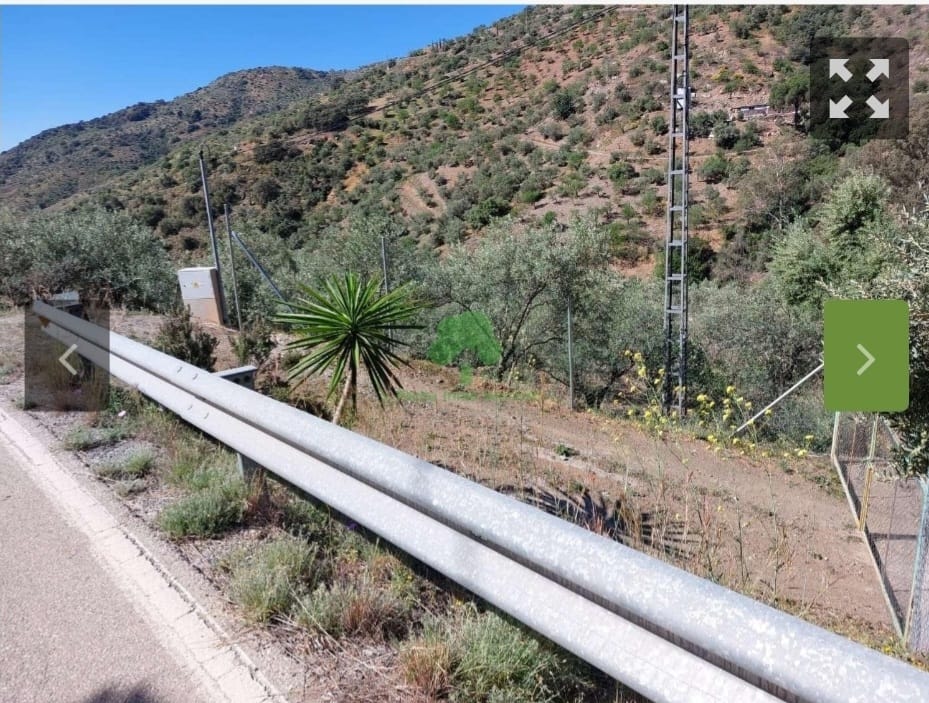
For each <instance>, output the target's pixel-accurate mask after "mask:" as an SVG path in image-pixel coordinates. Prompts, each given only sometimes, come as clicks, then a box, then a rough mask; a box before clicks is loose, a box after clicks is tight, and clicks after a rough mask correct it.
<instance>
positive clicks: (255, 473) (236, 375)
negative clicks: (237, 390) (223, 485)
mask: <svg viewBox="0 0 929 703" xmlns="http://www.w3.org/2000/svg"><path fill="white" fill-rule="evenodd" d="M257 372H258V368H257V367H255V366H239V367H237V368H234V369H227V370H225V371H217V372H216V373H215V374H214V375H216V376H219V377H220V378H225V379H226V380H227V381H232V382H233V383H235V384H236V385H237V386H242V387H243V388H248V389H249V390H250V391H253V390H255V374H256V373H257ZM236 466H237V467H238V469H239V476H241V477H242V480H243V481H245V483H246V484H249V485H251V483H252V481H255V480H259V481H262V480H264V471H263V469H262V468H261V467H260V466H259V465H258V464H256V463H255V462H254V461H252V460H251V459H249V458H248V457H247V456H242V455H241V454H240V453H239V452H236Z"/></svg>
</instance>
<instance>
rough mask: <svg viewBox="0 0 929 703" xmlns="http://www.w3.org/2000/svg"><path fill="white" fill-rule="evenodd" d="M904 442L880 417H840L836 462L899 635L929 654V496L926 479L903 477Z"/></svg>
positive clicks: (835, 439) (834, 443)
mask: <svg viewBox="0 0 929 703" xmlns="http://www.w3.org/2000/svg"><path fill="white" fill-rule="evenodd" d="M898 447H899V442H898V441H897V439H896V437H895V436H894V434H893V432H892V431H891V429H890V427H889V426H888V425H887V423H886V421H885V420H884V419H883V418H882V417H880V416H873V415H857V414H845V413H839V414H838V415H836V421H835V431H834V433H833V438H832V462H833V464H834V465H835V467H836V469H837V470H838V472H839V477H840V478H841V479H842V484H843V485H844V487H845V494H846V496H847V497H848V502H849V505H850V506H851V509H852V513H853V514H854V516H855V520H856V522H857V525H858V528H859V529H860V530H861V531H862V532H863V533H864V536H865V539H866V540H867V543H868V547H869V549H870V552H871V556H872V557H873V559H874V564H875V566H876V567H877V571H878V573H879V574H880V579H881V588H882V590H883V592H884V596H885V598H886V600H887V605H888V607H889V608H890V612H891V615H892V618H893V623H894V627H895V628H896V630H897V633H898V634H899V635H900V636H901V637H902V638H903V639H904V641H905V642H906V645H907V647H908V648H910V649H911V650H914V651H918V652H924V653H926V652H929V573H927V572H929V570H927V569H926V546H927V544H929V506H927V500H929V493H927V483H926V481H925V480H920V479H917V478H907V479H902V478H899V477H898V475H897V474H896V472H895V470H894V460H893V452H894V450H895V449H897V448H898Z"/></svg>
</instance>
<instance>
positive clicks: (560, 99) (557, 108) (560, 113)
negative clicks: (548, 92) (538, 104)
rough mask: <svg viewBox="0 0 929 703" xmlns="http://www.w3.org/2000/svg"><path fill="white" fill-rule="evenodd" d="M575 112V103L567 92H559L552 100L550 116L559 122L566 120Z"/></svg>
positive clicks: (572, 96)
mask: <svg viewBox="0 0 929 703" xmlns="http://www.w3.org/2000/svg"><path fill="white" fill-rule="evenodd" d="M575 112H577V101H576V99H575V97H574V95H573V94H572V93H571V92H570V91H568V90H560V91H558V92H557V93H555V95H554V97H553V98H552V114H554V116H555V117H557V118H558V119H559V120H566V119H568V118H569V117H570V116H571V115H573V114H574V113H575Z"/></svg>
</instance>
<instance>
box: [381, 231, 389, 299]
mask: <svg viewBox="0 0 929 703" xmlns="http://www.w3.org/2000/svg"><path fill="white" fill-rule="evenodd" d="M381 264H382V265H383V267H384V292H385V293H388V292H389V291H390V284H389V283H388V282H387V244H386V242H385V237H384V235H383V234H382V235H381Z"/></svg>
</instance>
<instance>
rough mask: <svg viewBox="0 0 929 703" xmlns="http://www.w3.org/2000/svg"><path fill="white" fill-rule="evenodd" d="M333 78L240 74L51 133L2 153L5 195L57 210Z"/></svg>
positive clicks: (298, 72) (1, 192)
mask: <svg viewBox="0 0 929 703" xmlns="http://www.w3.org/2000/svg"><path fill="white" fill-rule="evenodd" d="M333 77H334V76H333V74H327V73H324V72H319V71H310V70H306V69H302V68H280V67H272V68H256V69H251V70H245V71H237V72H235V73H230V74H228V75H225V76H222V77H221V78H219V79H217V80H216V81H214V82H213V83H211V84H210V85H208V86H206V87H204V88H199V89H197V90H195V91H193V92H191V93H188V94H186V95H183V96H181V97H179V98H176V99H174V100H170V101H164V100H159V101H156V102H152V103H138V104H136V105H132V106H130V107H127V108H125V109H123V110H119V111H117V112H114V113H111V114H109V115H106V116H104V117H98V118H96V119H93V120H89V121H85V122H79V123H76V124H70V125H63V126H61V127H55V128H53V129H49V130H46V131H44V132H42V133H41V134H39V135H37V136H35V137H32V138H31V139H28V140H26V141H25V142H23V143H22V144H20V145H18V146H16V147H14V148H13V149H10V150H8V151H6V152H4V153H2V154H0V197H2V198H3V200H4V202H6V203H7V204H10V205H14V206H18V207H23V208H28V207H39V208H42V207H48V206H50V205H54V204H55V203H57V202H58V201H60V200H62V199H63V198H67V197H69V196H71V195H74V194H77V193H81V192H86V191H88V190H90V189H92V188H94V187H95V186H97V185H99V184H100V183H103V182H106V181H108V180H110V179H111V178H114V177H116V176H119V175H122V174H124V173H128V172H131V171H134V170H135V169H138V168H140V167H142V166H145V165H147V164H150V163H152V162H154V161H155V160H156V159H158V158H160V157H162V156H164V155H166V154H168V153H170V152H171V151H172V150H173V149H175V148H176V147H177V145H178V144H180V143H183V142H188V141H191V140H201V139H203V137H204V136H206V135H208V134H212V133H215V132H216V131H217V130H220V129H223V128H228V127H230V126H231V125H234V124H236V123H237V122H239V121H241V120H243V119H249V118H252V117H256V116H258V115H262V114H267V113H269V112H276V111H278V110H280V109H283V108H284V107H286V106H287V105H289V104H290V103H292V102H293V101H295V100H300V99H302V98H305V97H308V96H311V95H315V94H317V93H319V92H321V91H323V90H325V89H327V88H328V87H329V86H330V85H331V84H332V80H333Z"/></svg>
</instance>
